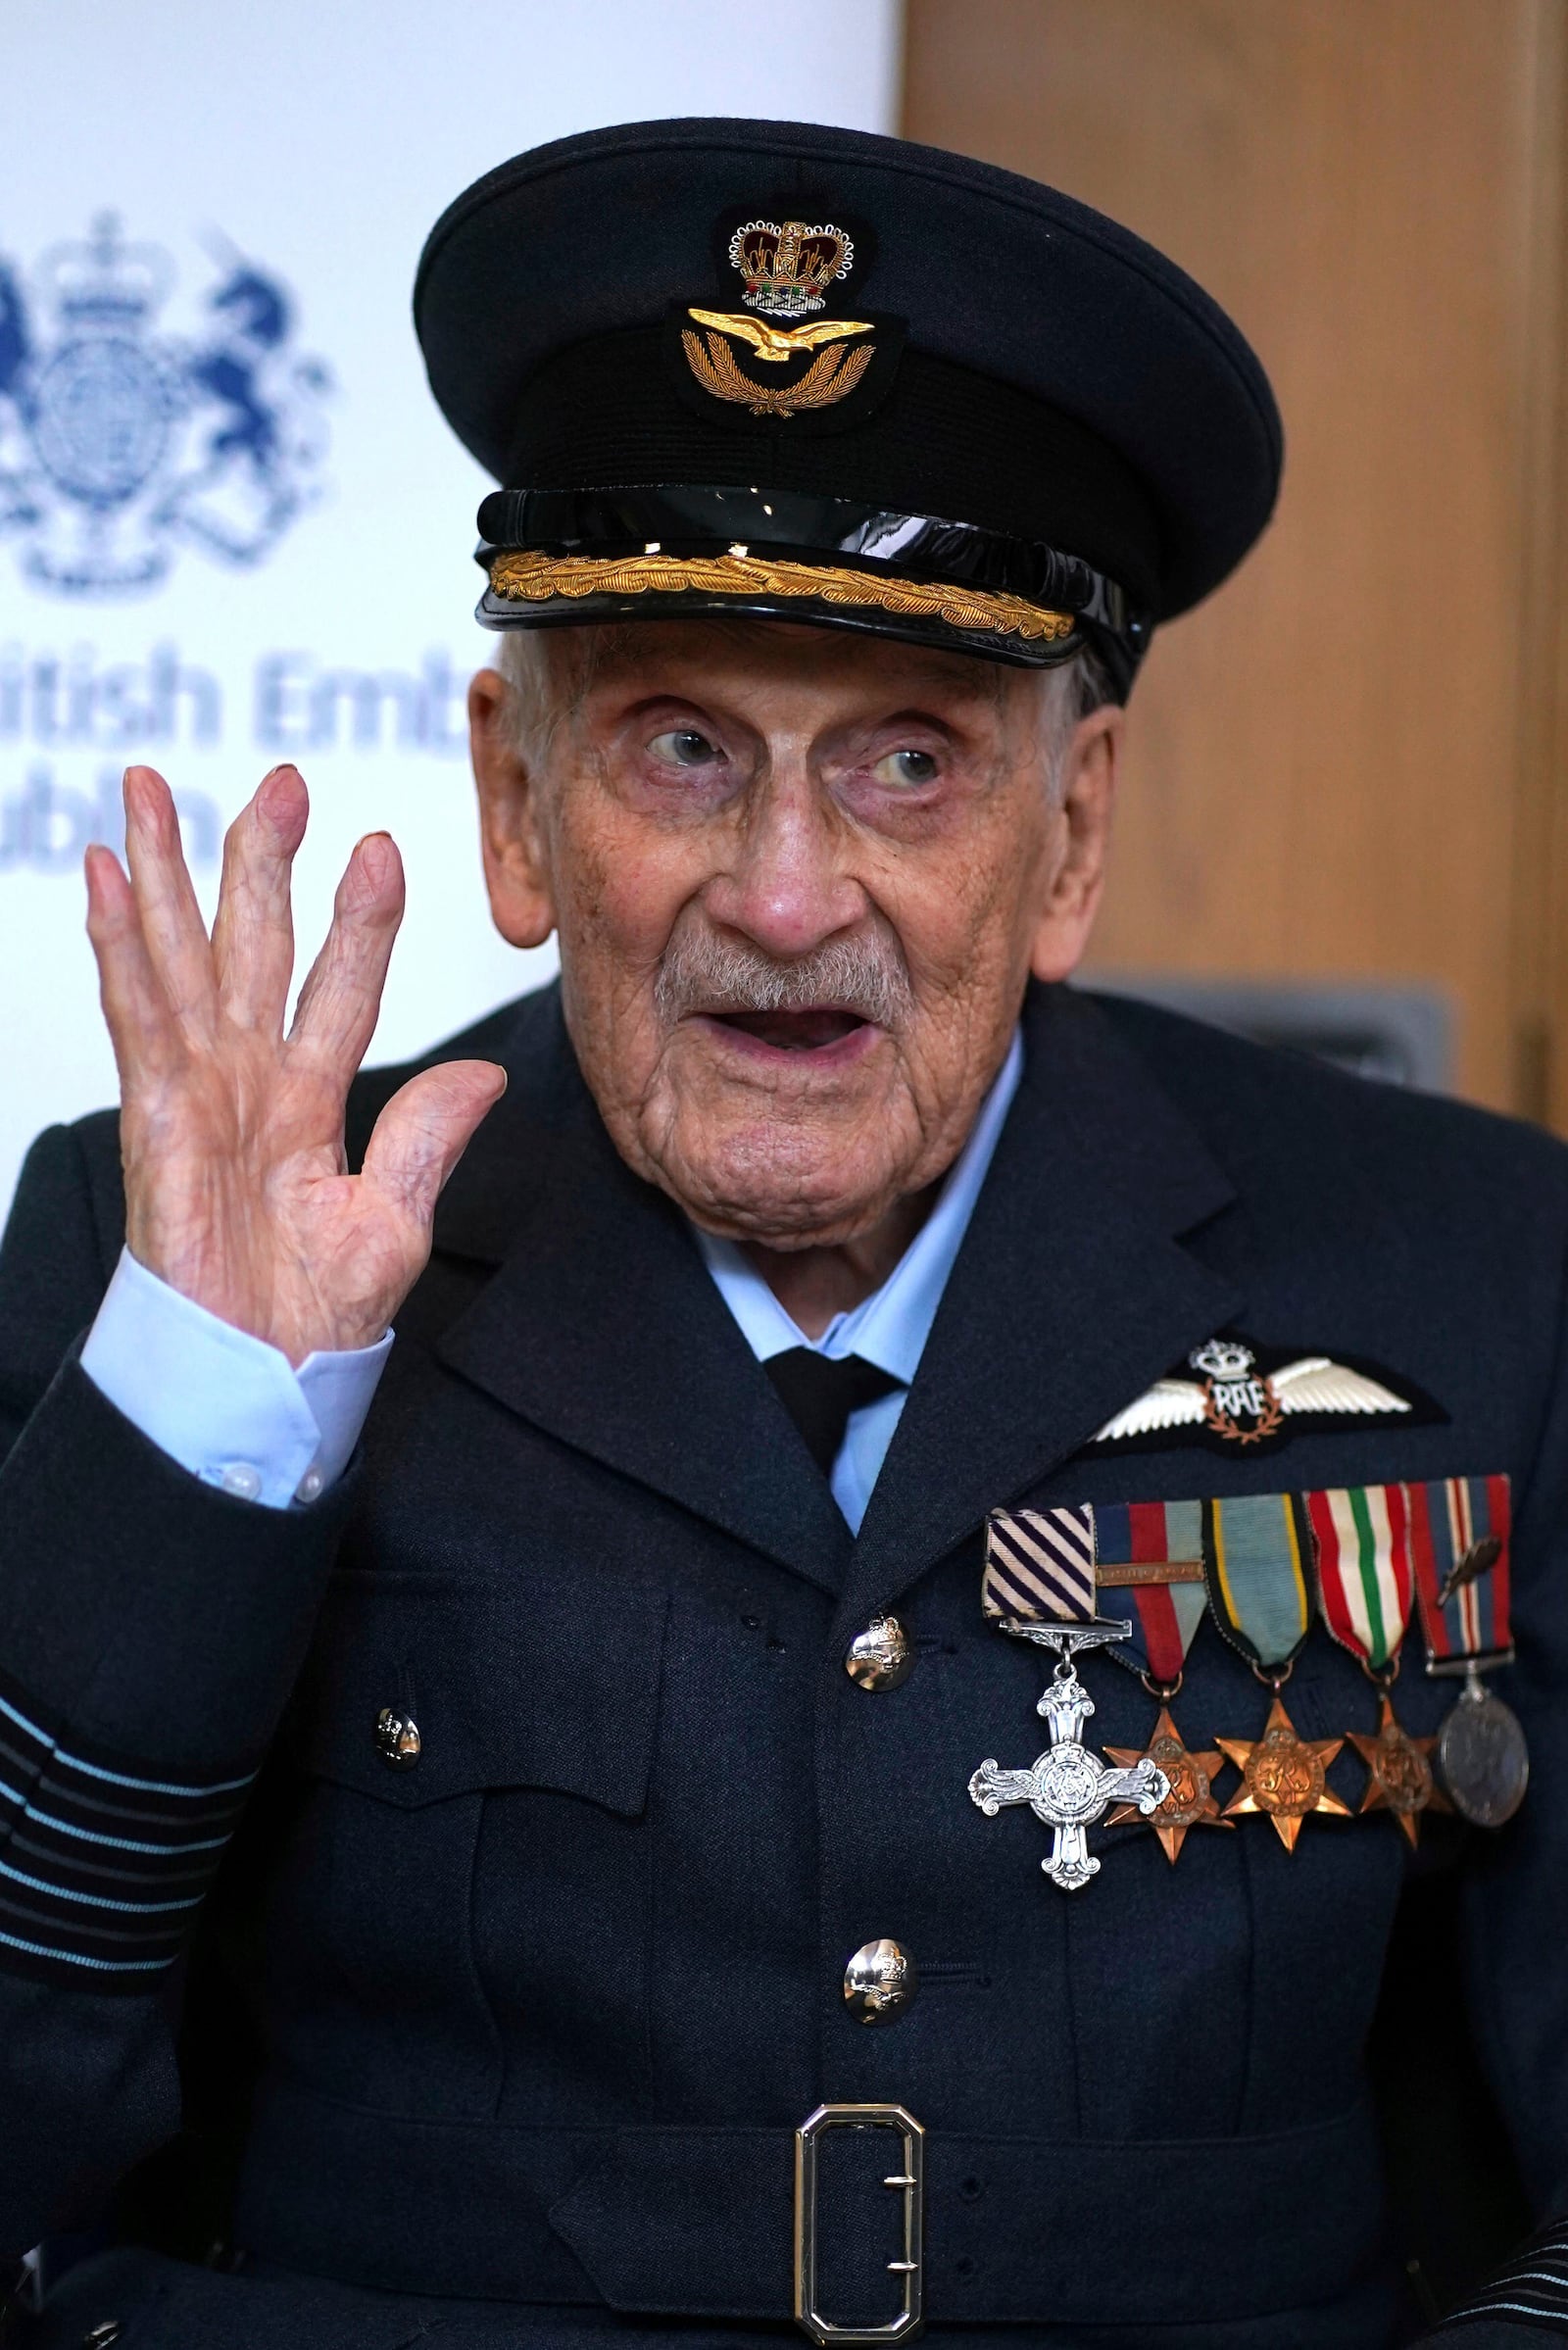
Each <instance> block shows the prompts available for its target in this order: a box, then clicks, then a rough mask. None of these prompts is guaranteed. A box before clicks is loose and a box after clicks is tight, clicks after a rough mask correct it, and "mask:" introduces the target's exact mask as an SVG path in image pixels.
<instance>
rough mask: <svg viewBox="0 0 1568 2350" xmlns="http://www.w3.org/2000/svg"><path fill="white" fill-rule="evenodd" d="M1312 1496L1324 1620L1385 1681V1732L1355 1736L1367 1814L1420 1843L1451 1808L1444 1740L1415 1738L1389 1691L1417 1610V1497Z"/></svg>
mask: <svg viewBox="0 0 1568 2350" xmlns="http://www.w3.org/2000/svg"><path fill="white" fill-rule="evenodd" d="M1303 1498H1304V1500H1305V1504H1306V1514H1307V1519H1308V1522H1309V1523H1310V1525H1311V1529H1312V1542H1313V1547H1314V1549H1315V1551H1316V1553H1317V1582H1318V1599H1319V1604H1320V1606H1321V1608H1322V1613H1323V1621H1324V1623H1325V1624H1326V1625H1327V1626H1328V1628H1329V1631H1330V1633H1331V1634H1332V1636H1333V1637H1334V1639H1335V1640H1338V1642H1339V1644H1340V1646H1341V1647H1342V1648H1346V1649H1348V1651H1349V1653H1350V1655H1351V1656H1353V1657H1354V1658H1355V1659H1356V1661H1357V1663H1358V1664H1359V1665H1360V1666H1361V1668H1362V1670H1363V1672H1365V1673H1366V1675H1367V1676H1368V1678H1369V1679H1370V1680H1371V1681H1373V1682H1374V1683H1375V1684H1376V1685H1377V1690H1378V1724H1377V1728H1376V1730H1374V1731H1358V1730H1352V1731H1351V1732H1349V1734H1348V1741H1349V1743H1350V1744H1351V1745H1352V1746H1353V1747H1354V1748H1355V1750H1356V1752H1357V1754H1359V1755H1360V1757H1361V1760H1362V1761H1363V1762H1364V1763H1365V1765H1366V1768H1367V1783H1366V1787H1365V1790H1364V1792H1363V1794H1362V1796H1361V1809H1362V1811H1363V1812H1368V1811H1389V1812H1392V1813H1393V1815H1394V1817H1395V1819H1396V1820H1397V1822H1398V1824H1399V1827H1400V1829H1401V1830H1402V1832H1403V1834H1404V1836H1405V1837H1406V1839H1407V1840H1408V1842H1409V1843H1410V1844H1411V1845H1412V1846H1413V1845H1414V1844H1415V1842H1416V1841H1417V1839H1418V1837H1419V1836H1420V1833H1421V1815H1422V1813H1423V1812H1425V1811H1431V1810H1434V1809H1435V1810H1438V1811H1446V1810H1447V1808H1448V1806H1447V1804H1446V1801H1445V1800H1444V1797H1443V1795H1442V1794H1441V1793H1440V1791H1439V1789H1438V1787H1437V1785H1436V1782H1435V1781H1434V1779H1433V1776H1432V1759H1431V1758H1432V1749H1433V1748H1434V1746H1435V1745H1436V1744H1437V1739H1436V1738H1412V1737H1411V1736H1410V1734H1409V1732H1408V1731H1407V1730H1405V1729H1404V1727H1403V1726H1402V1724H1401V1723H1400V1722H1399V1720H1398V1717H1397V1715H1396V1713H1395V1710H1394V1699H1393V1697H1392V1695H1391V1694H1390V1691H1391V1689H1392V1687H1393V1684H1394V1680H1395V1677H1396V1676H1397V1673H1398V1670H1399V1650H1400V1644H1401V1642H1402V1641H1403V1640H1404V1636H1405V1631H1406V1629H1407V1627H1408V1625H1409V1622H1410V1616H1411V1611H1412V1609H1413V1608H1414V1606H1415V1588H1416V1576H1415V1560H1414V1555H1413V1551H1412V1546H1411V1540H1410V1507H1409V1499H1408V1495H1407V1493H1406V1491H1405V1488H1404V1487H1403V1486H1402V1485H1352V1486H1336V1487H1331V1488H1328V1489H1327V1490H1325V1491H1323V1492H1321V1493H1307V1494H1305V1495H1304V1496H1303Z"/></svg>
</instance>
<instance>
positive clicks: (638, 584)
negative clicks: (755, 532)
mask: <svg viewBox="0 0 1568 2350" xmlns="http://www.w3.org/2000/svg"><path fill="white" fill-rule="evenodd" d="M490 585H491V587H492V589H493V590H494V592H495V593H496V595H498V596H504V597H506V598H507V600H508V601H509V602H512V603H529V604H543V603H545V602H547V601H548V600H549V598H551V597H552V596H646V595H660V596H678V595H681V594H682V593H684V592H685V591H686V590H687V589H696V590H698V591H699V592H700V593H702V594H704V595H710V596H759V595H761V596H813V597H815V598H816V600H817V601H818V603H821V604H865V605H872V606H874V607H875V608H876V610H877V611H879V612H897V613H900V614H902V615H904V616H906V617H909V618H917V619H927V620H943V621H945V622H946V623H947V625H948V627H950V628H990V629H994V630H995V631H996V633H997V634H998V635H999V636H1021V637H1025V638H1028V639H1030V640H1031V641H1032V642H1037V643H1043V644H1047V645H1057V644H1060V643H1061V641H1062V639H1063V638H1064V637H1069V636H1071V634H1072V631H1073V625H1074V623H1073V616H1072V613H1071V612H1048V611H1046V609H1045V608H1044V606H1043V605H1039V604H1028V603H1026V602H1025V601H1024V599H1023V597H1022V596H1007V595H1004V594H1003V593H1002V592H1001V590H1000V589H997V588H958V587H944V586H941V585H939V584H937V583H935V582H932V581H927V580H923V579H879V578H878V577H877V576H876V575H875V573H874V572H870V571H845V570H839V569H836V568H834V567H833V566H832V565H830V564H826V563H823V564H818V563H774V562H771V561H768V560H765V559H764V558H763V557H761V556H757V555H748V554H747V553H746V551H745V549H744V548H737V547H732V548H731V549H730V550H729V552H728V554H726V555H695V556H680V555H536V554H527V553H515V554H507V555H498V556H497V557H496V559H495V561H494V563H492V565H491V568H490Z"/></svg>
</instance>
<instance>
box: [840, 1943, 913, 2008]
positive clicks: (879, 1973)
mask: <svg viewBox="0 0 1568 2350" xmlns="http://www.w3.org/2000/svg"><path fill="white" fill-rule="evenodd" d="M919 1987H920V1978H919V1976H918V1975H917V1974H916V1973H915V1966H914V1961H913V1959H912V1958H911V1957H910V1956H909V1954H908V1952H907V1950H901V1949H900V1948H899V1945H898V1943H897V1942H890V1941H887V1940H885V1939H884V1940H882V1941H880V1942H862V1943H861V1945H860V1947H859V1949H858V1950H857V1952H856V1953H855V1956H854V1957H853V1958H852V1959H851V1961H850V1963H849V1965H848V1966H847V1967H846V1968H845V1970H844V2004H845V2005H846V2007H847V2008H848V2009H849V2011H850V2013H851V2015H852V2016H854V2017H855V2019H856V2021H857V2022H858V2023H860V2024H894V2023H897V2021H898V2019H899V2017H900V2016H902V2015H903V2014H904V2013H905V2011H906V2009H907V2008H908V2007H909V2006H910V2004H911V2003H912V2001H913V1999H914V1994H915V1992H916V1991H917V1990H918V1989H919Z"/></svg>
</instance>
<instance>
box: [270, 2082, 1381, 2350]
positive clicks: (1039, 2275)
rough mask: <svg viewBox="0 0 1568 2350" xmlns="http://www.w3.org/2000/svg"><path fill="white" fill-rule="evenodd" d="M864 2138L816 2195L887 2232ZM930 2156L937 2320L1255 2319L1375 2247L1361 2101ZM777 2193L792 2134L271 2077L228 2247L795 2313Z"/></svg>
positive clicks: (293, 2261)
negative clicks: (446, 2105)
mask: <svg viewBox="0 0 1568 2350" xmlns="http://www.w3.org/2000/svg"><path fill="white" fill-rule="evenodd" d="M804 2118H805V2117H804V2116H803V2119H804ZM846 2134H847V2133H846ZM876 2141H882V2142H876ZM860 2143H861V2145H862V2146H863V2157H862V2170H863V2180H862V2179H861V2177H860V2176H859V2175H858V2174H857V2173H854V2172H852V2171H849V2170H847V2169H845V2168H843V2167H842V2166H841V2167H840V2169H839V2170H838V2172H837V2173H836V2174H835V2177H834V2179H833V2181H832V2183H831V2187H830V2188H827V2187H825V2189H824V2191H825V2192H831V2195H832V2197H833V2199H834V2202H835V2205H836V2207H838V2209H837V2216H836V2218H835V2220H834V2222H833V2224H834V2225H841V2224H842V2225H846V2226H848V2228H850V2230H851V2231H852V2232H853V2229H854V2228H855V2226H856V2225H857V2223H856V2221H855V2220H854V2218H853V2217H847V2207H848V2206H849V2205H850V2204H852V2203H853V2202H855V2201H856V2200H857V2199H858V2198H859V2199H861V2201H862V2208H863V2212H864V2214H865V2215H868V2219H867V2224H869V2222H870V2220H873V2219H874V2221H875V2222H876V2223H877V2224H879V2225H880V2224H881V2223H882V2222H883V2221H884V2220H885V2217H886V2212H887V2207H888V2205H889V2204H890V2202H891V2201H892V2198H890V2197H888V2196H887V2195H886V2194H885V2192H883V2190H882V2186H881V2181H882V2179H883V2177H884V2176H885V2174H886V2172H887V2170H888V2167H889V2166H888V2162H887V2159H886V2156H887V2152H888V2146H887V2143H886V2141H885V2138H884V2133H883V2132H881V2131H876V2132H872V2133H867V2136H866V2137H865V2138H864V2139H862V2140H861V2141H860ZM924 2152H925V2197H924V2236H925V2254H924V2268H925V2276H924V2284H925V2314H926V2316H927V2318H928V2319H931V2320H936V2321H938V2322H941V2321H942V2320H949V2321H952V2322H967V2323H976V2324H984V2323H987V2322H992V2321H1008V2320H1011V2321H1014V2322H1030V2321H1033V2322H1036V2323H1038V2322H1042V2321H1045V2320H1047V2319H1054V2320H1056V2321H1058V2322H1070V2321H1077V2322H1079V2323H1083V2324H1096V2323H1099V2324H1102V2325H1129V2326H1136V2325H1151V2326H1152V2325H1158V2324H1160V2323H1162V2322H1163V2323H1167V2324H1168V2323H1173V2322H1177V2321H1188V2322H1195V2321H1202V2320H1207V2321H1211V2322H1216V2323H1217V2322H1219V2321H1221V2320H1224V2319H1245V2318H1248V2317H1257V2316H1261V2315H1263V2314H1265V2313H1268V2312H1272V2311H1279V2310H1288V2309H1292V2308H1295V2307H1298V2306H1304V2305H1307V2304H1311V2303H1317V2302H1325V2301H1331V2300H1332V2299H1333V2298H1334V2297H1335V2295H1336V2293H1339V2292H1344V2291H1347V2290H1348V2289H1349V2288H1350V2287H1351V2286H1352V2285H1353V2284H1355V2283H1356V2282H1357V2281H1358V2280H1360V2279H1361V2278H1362V2277H1366V2276H1367V2275H1368V2274H1369V2273H1370V2272H1371V2271H1372V2270H1373V2269H1374V2268H1375V2267H1376V2266H1377V2264H1378V2262H1379V2259H1380V2256H1381V2255H1382V2254H1383V2253H1384V2250H1385V2245H1384V2240H1383V2225H1382V2222H1383V2211H1382V2191H1381V2165H1380V2158H1379V2153H1378V2142H1377V2133H1376V2128H1375V2124H1374V2122H1373V2120H1372V2117H1371V2113H1370V2110H1369V2109H1368V2108H1366V2107H1364V2106H1362V2107H1357V2108H1356V2109H1355V2110H1353V2111H1352V2112H1350V2113H1348V2114H1346V2115H1342V2116H1340V2117H1338V2118H1337V2119H1335V2120H1333V2121H1328V2122H1323V2123H1318V2124H1315V2125H1312V2126H1310V2127H1307V2128H1304V2129H1299V2130H1279V2131H1270V2132H1265V2133H1261V2134H1257V2135H1251V2136H1246V2137H1227V2138H1206V2139H1186V2140H1179V2141H1177V2140H1131V2141H1125V2140H1123V2141H1114V2142H1111V2141H1104V2140H1097V2139H1073V2140H1071V2141H1058V2142H1052V2141H1048V2140H1044V2139H1035V2138H984V2137H970V2136H966V2135H963V2134H961V2133H957V2132H952V2133H950V2132H946V2131H943V2130H927V2131H926V2133H925V2150H924ZM794 2187H795V2132H794V2130H788V2129H758V2130H750V2129H729V2128H719V2127H714V2128H705V2127H702V2126H677V2127H671V2128H660V2127H658V2126H657V2125H650V2126H648V2127H646V2128H643V2127H638V2128H626V2129H610V2130H567V2129H556V2130H550V2129H536V2128H529V2127H521V2126H514V2125H508V2124H506V2123H492V2122H465V2121H453V2122H441V2121H430V2120H413V2119H410V2118H408V2117H406V2116H402V2115H398V2114H390V2113H376V2112H368V2111H366V2110H365V2109H364V2108H361V2107H356V2106H349V2105H343V2104H338V2103H335V2102H334V2101H332V2100H330V2099H327V2098H323V2097H319V2096H317V2095H315V2094H313V2093H311V2092H309V2091H304V2090H300V2089H295V2088H284V2087H272V2088H270V2089H269V2090H268V2091H266V2092H265V2093H264V2095H263V2096H262V2098H261V2099H260V2100H259V2103H258V2108H257V2112H256V2115H255V2119H254V2123H253V2127H252V2130H251V2134H250V2138H249V2142H248V2150H247V2157H246V2164H245V2171H244V2176H243V2179H242V2183H241V2188H240V2196H239V2202H238V2206H237V2210H236V2215H235V2223H236V2224H235V2235H236V2240H237V2241H238V2242H239V2243H240V2244H242V2245H244V2246H246V2247H247V2248H248V2249H249V2250H251V2251H253V2252H255V2253H258V2254H261V2255H263V2256H264V2257H266V2258H269V2259H271V2260H275V2261H278V2262H280V2263H282V2264H283V2265H284V2266H286V2267H291V2268H295V2269H304V2270H308V2271H311V2272H313V2273H315V2274H318V2275H321V2276H326V2277H339V2278H342V2279H344V2280H345V2281H348V2282H353V2283H361V2284H369V2285H376V2286H380V2287H382V2288H383V2289H386V2290H389V2291H404V2292H421V2293H431V2294H440V2295H452V2296H461V2297H466V2296H473V2297H475V2298H483V2299H488V2300H515V2301H524V2302H562V2303H583V2302H587V2303H594V2302H604V2303H608V2304H609V2306H610V2307H611V2308H613V2309H615V2310H620V2311H626V2312H637V2313H641V2314H646V2315H649V2316H661V2315H665V2314H669V2315H682V2316H688V2317H694V2318H701V2317H730V2318H757V2319H767V2318H779V2319H787V2318H788V2317H789V2316H790V2315H791V2312H792V2307H793V2288H794V2244H793V2219H794ZM883 2297H884V2299H886V2298H887V2295H886V2289H885V2286H884V2296H883ZM881 2314H882V2315H884V2316H886V2315H890V2314H891V2312H890V2311H888V2310H886V2309H884V2310H883V2311H882V2313H881Z"/></svg>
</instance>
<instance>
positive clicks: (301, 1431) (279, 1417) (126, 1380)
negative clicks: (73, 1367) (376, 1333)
mask: <svg viewBox="0 0 1568 2350" xmlns="http://www.w3.org/2000/svg"><path fill="white" fill-rule="evenodd" d="M391 1349H392V1333H391V1331H390V1330H389V1331H388V1332H387V1334H386V1336H385V1338H383V1339H381V1340H380V1341H378V1343H377V1344H376V1345H375V1346H356V1347H347V1348H344V1349H343V1350H342V1351H340V1352H319V1353H316V1354H311V1355H308V1356H307V1357H306V1359H305V1361H304V1362H303V1363H301V1365H300V1367H299V1369H298V1371H296V1370H295V1369H294V1368H293V1366H292V1364H291V1363H290V1362H289V1359H288V1357H287V1355H286V1354H284V1353H282V1352H281V1351H280V1349H279V1348H278V1347H276V1346H269V1345H268V1343H267V1341H266V1340H265V1339H259V1338H253V1337H252V1336H251V1334H250V1333H249V1331H245V1330H236V1329H234V1328H233V1326H232V1325H231V1324H230V1323H227V1322H221V1321H220V1320H219V1318H218V1316H217V1315H216V1314H211V1313H209V1312H208V1311H207V1308H206V1307H205V1306H204V1305H198V1304H197V1303H196V1302H195V1300H194V1299H193V1298H190V1297H182V1296H181V1295H180V1293H179V1291H178V1290H174V1289H171V1288H170V1286H169V1284H168V1282H166V1281H160V1280H159V1278H158V1276H157V1274H156V1273H149V1272H148V1270H147V1268H146V1266H145V1265H142V1264H138V1263H137V1261H136V1259H135V1257H133V1256H132V1255H131V1253H130V1250H129V1249H128V1248H124V1249H122V1251H121V1256H120V1262H119V1264H118V1265H117V1266H116V1267H115V1274H114V1279H113V1280H112V1281H111V1282H110V1284H109V1288H108V1290H107V1292H106V1293H105V1297H104V1301H103V1303H102V1305H101V1306H100V1307H99V1308H98V1317H97V1320H96V1321H95V1322H94V1323H93V1326H92V1328H91V1330H90V1331H89V1332H88V1334H87V1340H86V1344H85V1346H83V1348H82V1353H81V1367H82V1369H83V1370H84V1371H85V1372H86V1374H87V1376H88V1378H89V1379H90V1380H91V1381H92V1383H93V1385H94V1387H96V1388H97V1389H98V1391H99V1393H100V1394H101V1395H105V1396H107V1397H108V1399H109V1401H110V1402H111V1403H112V1404H113V1405H114V1406H115V1408H116V1410H117V1411H119V1412H123V1415H124V1417H125V1418H126V1419H127V1420H129V1422H130V1423H131V1425H132V1427H134V1428H138V1429H140V1431H141V1433H142V1435H143V1436H145V1437H146V1438H148V1439H149V1440H150V1442H151V1443H153V1444H156V1445H157V1446H158V1448H159V1450H160V1451H162V1452H166V1453H168V1455H169V1456H170V1458H171V1459H172V1460H175V1461H177V1462H178V1463H179V1465H180V1467H181V1468H183V1469H188V1470H189V1471H190V1473H191V1475H192V1476H193V1477H200V1478H202V1479H203V1480H204V1481H205V1483H207V1484H208V1485H216V1486H221V1488H222V1490H223V1491H224V1492H225V1493H233V1494H234V1495H236V1496H237V1497H238V1498H239V1499H241V1500H245V1501H260V1502H262V1503H264V1504H265V1505H266V1506H267V1507H268V1508H269V1509H286V1508H287V1507H288V1505H289V1503H290V1502H291V1501H305V1502H308V1501H315V1500H316V1499H317V1498H318V1497H319V1495H320V1494H321V1493H324V1492H325V1491H326V1489H327V1487H328V1486H329V1485H333V1484H335V1483H336V1481H337V1479H338V1478H339V1477H341V1476H342V1474H343V1471H344V1469H345V1468H346V1467H347V1465H348V1462H349V1458H350V1455H351V1454H352V1452H353V1450H354V1447H355V1445H356V1444H358V1443H359V1441H360V1431H361V1429H362V1428H363V1427H364V1425H365V1416H366V1414H367V1412H368V1410H369V1408H370V1399H371V1397H372V1396H373V1395H374V1394H375V1389H376V1383H377V1381H378V1380H379V1378H380V1376H381V1370H382V1366H383V1364H384V1363H385V1361H386V1358H387V1356H388V1354H389V1353H390V1352H391Z"/></svg>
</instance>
